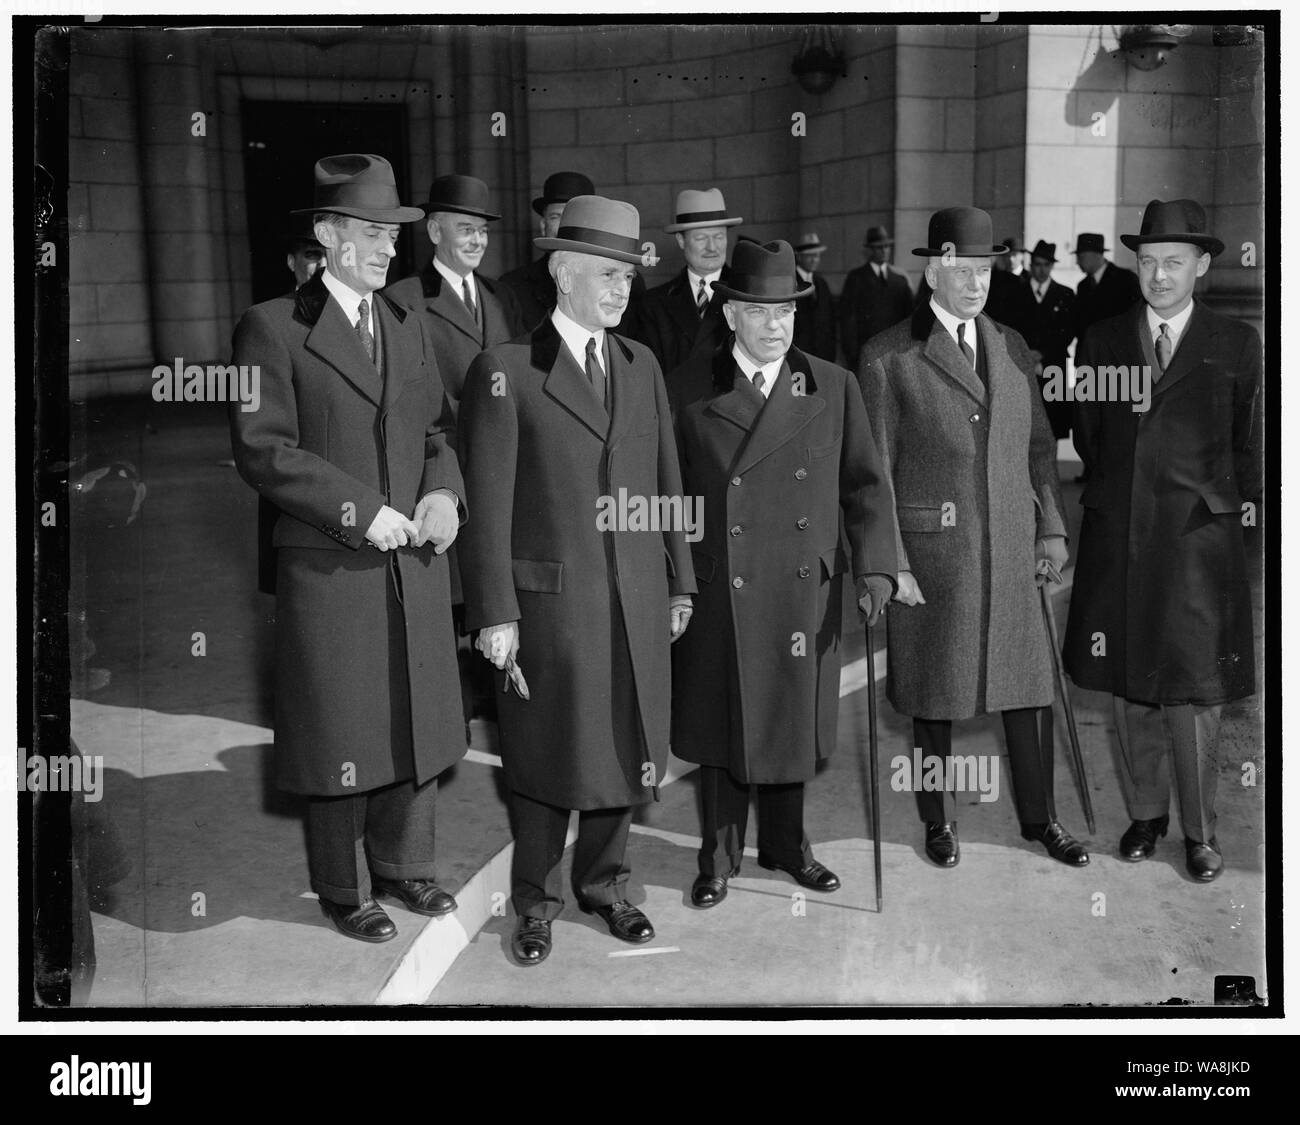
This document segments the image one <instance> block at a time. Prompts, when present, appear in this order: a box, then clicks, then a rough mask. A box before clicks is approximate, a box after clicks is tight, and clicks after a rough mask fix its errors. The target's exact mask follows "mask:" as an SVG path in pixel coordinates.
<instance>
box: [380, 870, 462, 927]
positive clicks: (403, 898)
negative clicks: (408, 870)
mask: <svg viewBox="0 0 1300 1125" xmlns="http://www.w3.org/2000/svg"><path fill="white" fill-rule="evenodd" d="M370 885H371V887H372V888H373V889H374V892H375V894H376V895H388V896H389V897H390V898H395V899H397V900H398V901H399V902H401V904H402V905H403V906H405V907H406V909H407V910H409V911H411V912H412V913H413V914H424V915H426V916H428V917H429V918H441V917H442V916H443V915H444V914H450V913H451V912H452V911H453V910H455V909H456V900H455V899H454V898H452V897H451V895H449V894H448V893H447V892H446V891H444V890H443V889H442V888H441V887H440V886H438V884H437V883H435V882H434V881H433V880H432V879H381V878H379V877H378V876H373V877H372V878H371V880H370Z"/></svg>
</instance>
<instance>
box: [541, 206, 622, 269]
mask: <svg viewBox="0 0 1300 1125" xmlns="http://www.w3.org/2000/svg"><path fill="white" fill-rule="evenodd" d="M640 237H641V214H640V212H638V211H637V209H636V208H635V207H633V206H632V204H630V203H624V202H623V201H622V200H621V199H606V198H605V197H604V196H603V195H575V196H574V197H573V198H572V199H570V200H569V202H568V203H566V204H565V205H564V214H562V215H561V216H560V229H559V230H557V231H556V232H555V237H554V238H534V239H533V245H534V246H536V247H537V249H539V250H573V251H576V252H577V253H579V254H595V255H597V256H598V257H601V258H613V259H614V260H615V261H616V262H627V263H629V264H631V265H636V266H639V265H640V264H641V259H642V258H643V257H644V255H645V251H644V250H642V249H641V243H640V241H639V239H640Z"/></svg>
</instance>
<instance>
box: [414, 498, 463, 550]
mask: <svg viewBox="0 0 1300 1125" xmlns="http://www.w3.org/2000/svg"><path fill="white" fill-rule="evenodd" d="M412 519H413V521H414V522H415V524H416V525H417V526H418V527H419V529H420V533H419V535H417V536H416V538H415V545H416V546H417V547H423V546H424V545H425V544H426V543H428V542H429V541H430V540H432V541H433V553H434V554H435V555H441V554H442V553H443V551H445V550H446V549H447V548H448V547H450V546H451V545H452V543H453V542H454V541H455V539H456V533H457V532H458V531H459V530H460V517H459V515H458V513H457V511H456V501H455V500H453V499H452V498H451V493H449V492H445V491H442V490H439V491H437V492H430V493H429V495H428V496H425V497H424V498H423V499H422V500H421V501H420V502H419V503H418V504H417V505H416V506H415V515H414V516H413V517H412Z"/></svg>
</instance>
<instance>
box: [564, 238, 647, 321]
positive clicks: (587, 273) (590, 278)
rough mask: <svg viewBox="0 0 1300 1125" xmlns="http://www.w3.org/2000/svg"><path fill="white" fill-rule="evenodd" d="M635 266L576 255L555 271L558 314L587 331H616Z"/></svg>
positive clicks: (634, 275)
mask: <svg viewBox="0 0 1300 1125" xmlns="http://www.w3.org/2000/svg"><path fill="white" fill-rule="evenodd" d="M634 277H636V267H635V266H631V265H628V264H627V263H626V262H616V261H615V260H614V259H613V258H602V257H598V256H596V255H595V254H577V255H575V256H574V257H572V258H570V259H569V260H568V261H567V262H566V263H565V264H564V265H562V266H560V267H559V269H558V270H557V271H556V278H555V286H556V290H557V295H558V296H557V303H558V304H559V306H560V311H561V312H563V313H564V314H565V315H566V316H568V317H570V318H571V319H572V320H574V321H576V322H577V323H578V324H581V325H582V327H583V328H586V329H587V330H588V331H591V332H595V331H597V330H598V329H601V328H617V327H618V322H619V321H620V320H622V319H623V311H624V309H626V308H627V300H628V296H629V295H630V294H631V292H632V279H633V278H634Z"/></svg>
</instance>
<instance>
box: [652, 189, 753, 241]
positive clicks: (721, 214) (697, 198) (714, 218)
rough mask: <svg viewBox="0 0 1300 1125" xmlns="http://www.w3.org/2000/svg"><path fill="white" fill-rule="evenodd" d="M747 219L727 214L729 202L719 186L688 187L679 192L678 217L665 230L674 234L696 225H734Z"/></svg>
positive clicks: (691, 228)
mask: <svg viewBox="0 0 1300 1125" xmlns="http://www.w3.org/2000/svg"><path fill="white" fill-rule="evenodd" d="M744 221H745V220H744V219H740V218H734V217H732V218H729V217H728V216H727V202H726V200H724V199H723V198H722V192H720V191H719V190H718V189H717V188H708V189H707V190H705V191H695V190H694V189H692V188H687V189H686V190H685V191H680V192H678V193H677V218H676V221H675V222H671V223H669V224H668V225H667V226H666V227H664V230H665V231H667V232H668V233H669V234H674V233H676V232H677V231H681V230H694V229H695V228H696V227H734V226H736V225H737V224H738V223H743V222H744Z"/></svg>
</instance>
